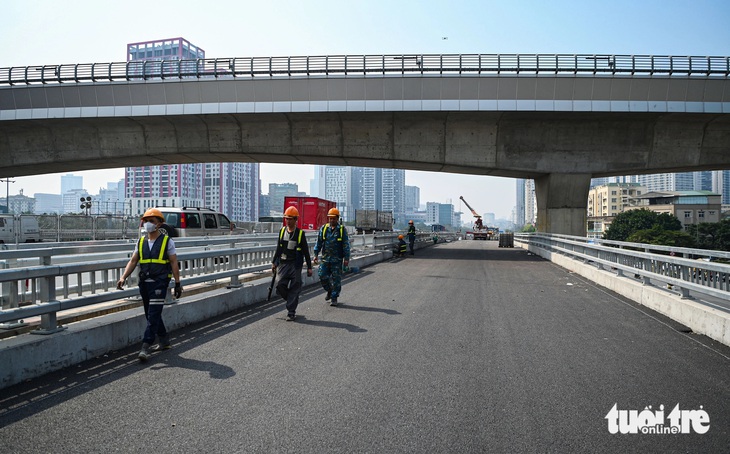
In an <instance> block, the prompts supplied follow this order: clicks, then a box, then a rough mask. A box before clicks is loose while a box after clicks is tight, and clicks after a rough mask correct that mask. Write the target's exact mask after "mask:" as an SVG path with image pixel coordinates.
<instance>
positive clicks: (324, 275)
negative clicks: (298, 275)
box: [314, 208, 350, 306]
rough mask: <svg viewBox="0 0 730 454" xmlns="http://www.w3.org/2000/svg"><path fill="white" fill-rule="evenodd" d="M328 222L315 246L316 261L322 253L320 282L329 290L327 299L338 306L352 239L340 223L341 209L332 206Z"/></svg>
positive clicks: (331, 304)
mask: <svg viewBox="0 0 730 454" xmlns="http://www.w3.org/2000/svg"><path fill="white" fill-rule="evenodd" d="M327 219H328V221H329V222H328V223H327V224H325V225H323V226H322V228H321V229H320V230H319V235H317V244H316V245H315V246H314V263H315V264H316V263H317V257H318V256H319V253H320V252H321V253H322V263H320V264H319V271H318V274H319V282H320V283H321V284H322V288H324V289H325V291H326V292H327V296H326V297H325V301H330V306H337V298H338V297H339V296H340V292H341V291H342V266H343V265H344V266H348V265H349V263H350V239H349V237H348V236H347V230H345V227H344V226H343V225H341V224H340V210H338V209H337V208H332V209H330V210H329V211H328V212H327Z"/></svg>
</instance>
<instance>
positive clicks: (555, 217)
mask: <svg viewBox="0 0 730 454" xmlns="http://www.w3.org/2000/svg"><path fill="white" fill-rule="evenodd" d="M590 184H591V175H590V174H587V173H580V174H566V173H550V174H547V175H545V176H542V177H539V178H536V179H535V198H536V199H537V200H536V201H537V231H538V232H545V233H561V234H564V235H575V236H586V216H587V209H588V190H589V188H590Z"/></svg>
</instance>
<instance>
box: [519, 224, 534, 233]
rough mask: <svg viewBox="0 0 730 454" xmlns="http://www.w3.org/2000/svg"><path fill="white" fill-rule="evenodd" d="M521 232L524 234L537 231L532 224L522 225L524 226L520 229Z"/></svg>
mask: <svg viewBox="0 0 730 454" xmlns="http://www.w3.org/2000/svg"><path fill="white" fill-rule="evenodd" d="M522 231H523V232H525V233H534V232H536V231H537V229H536V228H535V226H534V225H532V224H525V225H524V226H523V227H522Z"/></svg>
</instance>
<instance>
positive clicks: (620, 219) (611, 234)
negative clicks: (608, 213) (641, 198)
mask: <svg viewBox="0 0 730 454" xmlns="http://www.w3.org/2000/svg"><path fill="white" fill-rule="evenodd" d="M655 226H657V227H659V228H661V229H662V230H677V231H679V230H682V223H681V222H679V219H677V217H676V216H674V215H672V214H668V213H656V212H654V211H650V210H647V209H643V208H642V209H640V210H629V211H624V212H623V213H619V214H618V215H616V217H615V218H613V222H612V223H611V226H610V227H609V228H608V230H606V233H604V234H603V239H606V240H615V241H628V238H629V236H631V235H632V234H633V233H636V232H639V231H641V230H650V229H652V228H654V227H655Z"/></svg>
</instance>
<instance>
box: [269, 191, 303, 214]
mask: <svg viewBox="0 0 730 454" xmlns="http://www.w3.org/2000/svg"><path fill="white" fill-rule="evenodd" d="M299 195H300V192H299V186H298V185H297V184H296V183H269V204H270V207H271V209H270V213H271V215H272V216H283V215H284V197H297V196H299Z"/></svg>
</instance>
